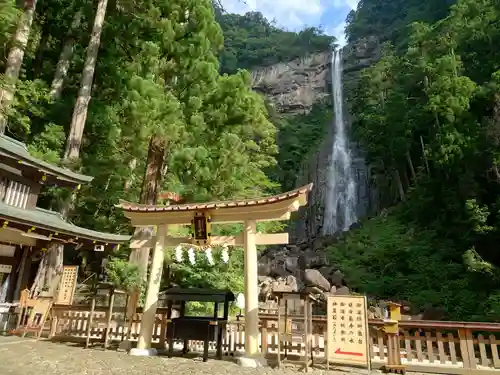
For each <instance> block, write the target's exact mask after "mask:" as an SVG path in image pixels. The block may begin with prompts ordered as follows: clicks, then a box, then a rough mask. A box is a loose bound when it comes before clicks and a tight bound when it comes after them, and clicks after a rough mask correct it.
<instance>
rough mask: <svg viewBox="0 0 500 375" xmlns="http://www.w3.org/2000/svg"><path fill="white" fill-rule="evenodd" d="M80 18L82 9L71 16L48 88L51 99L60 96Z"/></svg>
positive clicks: (56, 98)
mask: <svg viewBox="0 0 500 375" xmlns="http://www.w3.org/2000/svg"><path fill="white" fill-rule="evenodd" d="M81 20H82V11H81V10H79V11H78V12H76V13H75V17H74V18H73V22H72V23H71V28H70V30H69V31H68V37H67V39H66V41H65V42H64V45H63V48H62V50H61V54H60V55H59V61H58V62H57V67H56V72H55V74H54V79H53V80H52V85H51V88H50V97H51V98H52V99H53V100H58V99H59V98H60V97H61V93H62V89H63V83H64V78H66V75H67V74H68V69H69V66H70V63H71V58H72V57H73V50H74V47H75V38H74V35H75V31H76V30H77V29H78V27H79V26H80V23H81Z"/></svg>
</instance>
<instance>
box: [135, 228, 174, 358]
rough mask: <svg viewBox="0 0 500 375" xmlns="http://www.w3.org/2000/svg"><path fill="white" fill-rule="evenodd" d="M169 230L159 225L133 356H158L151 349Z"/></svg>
mask: <svg viewBox="0 0 500 375" xmlns="http://www.w3.org/2000/svg"><path fill="white" fill-rule="evenodd" d="M167 231H168V228H167V226H166V225H159V226H158V227H157V228H156V235H155V245H154V248H153V259H152V261H151V272H150V274H149V278H148V286H147V292H146V301H145V302H144V311H143V314H142V319H141V329H140V331H139V338H138V341H137V348H134V349H132V350H131V351H130V354H131V355H138V356H148V355H156V350H155V349H152V348H151V339H152V336H153V329H154V323H155V320H156V306H157V302H158V293H159V292H160V284H161V276H162V273H163V260H164V253H163V252H164V251H165V238H166V236H167Z"/></svg>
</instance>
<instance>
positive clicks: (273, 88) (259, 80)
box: [252, 52, 331, 114]
mask: <svg viewBox="0 0 500 375" xmlns="http://www.w3.org/2000/svg"><path fill="white" fill-rule="evenodd" d="M330 60H331V53H330V52H323V53H317V54H313V55H310V56H306V57H303V58H300V59H296V60H293V61H289V62H285V63H279V64H274V65H271V66H268V67H264V68H260V69H256V70H254V71H252V85H253V88H254V90H255V91H258V92H261V93H262V94H264V95H265V96H266V97H267V98H268V99H269V100H270V102H271V103H273V104H274V105H275V107H276V109H277V110H278V112H281V113H288V114H299V113H308V112H309V110H310V109H311V107H312V106H313V104H314V103H317V102H319V101H321V100H322V99H324V98H325V97H328V96H329V89H330V84H329V82H330Z"/></svg>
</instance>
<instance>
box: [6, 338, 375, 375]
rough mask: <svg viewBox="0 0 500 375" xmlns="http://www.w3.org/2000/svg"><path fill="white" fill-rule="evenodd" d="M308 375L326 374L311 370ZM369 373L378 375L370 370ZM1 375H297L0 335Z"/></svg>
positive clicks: (355, 373) (346, 371)
mask: <svg viewBox="0 0 500 375" xmlns="http://www.w3.org/2000/svg"><path fill="white" fill-rule="evenodd" d="M310 373H311V374H312V375H321V374H325V375H326V371H324V370H318V369H314V370H312V371H310ZM366 373H367V372H366V370H362V369H351V368H345V367H344V368H342V369H340V368H339V369H333V368H332V367H331V368H330V371H329V372H328V375H340V374H342V375H361V374H366ZM373 373H379V372H378V371H374V372H373ZM0 374H1V375H132V374H134V375H135V374H137V375H228V374H234V375H240V374H241V375H265V374H269V375H297V374H298V369H297V368H286V369H283V368H282V369H280V370H278V369H271V368H259V369H247V368H241V367H239V366H237V365H236V364H235V363H234V362H232V361H229V360H228V361H217V360H215V359H213V360H210V359H209V361H208V362H205V363H203V362H202V361H201V360H198V359H185V358H170V359H169V358H166V357H132V356H130V355H128V354H126V353H118V352H116V351H113V350H108V351H103V350H102V349H100V348H96V349H83V348H82V347H80V346H75V345H72V344H62V343H52V342H48V341H44V340H41V341H38V342H37V341H34V340H32V339H22V338H19V337H1V336H0Z"/></svg>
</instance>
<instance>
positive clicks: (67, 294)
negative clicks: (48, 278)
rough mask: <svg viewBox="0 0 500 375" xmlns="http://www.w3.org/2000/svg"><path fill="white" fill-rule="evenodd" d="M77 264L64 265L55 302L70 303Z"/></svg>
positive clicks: (73, 292)
mask: <svg viewBox="0 0 500 375" xmlns="http://www.w3.org/2000/svg"><path fill="white" fill-rule="evenodd" d="M77 277H78V266H64V268H63V273H62V277H61V281H60V283H59V290H58V291H57V298H56V302H55V303H56V304H59V305H71V304H72V303H73V297H74V296H75V289H76V281H77Z"/></svg>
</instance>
